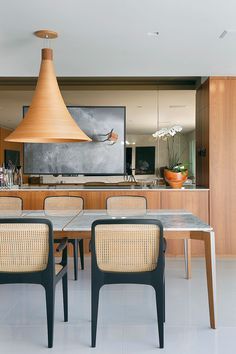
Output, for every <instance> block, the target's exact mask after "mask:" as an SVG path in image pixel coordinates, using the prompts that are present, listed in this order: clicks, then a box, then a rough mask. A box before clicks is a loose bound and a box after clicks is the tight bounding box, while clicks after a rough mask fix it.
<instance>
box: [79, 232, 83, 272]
mask: <svg viewBox="0 0 236 354" xmlns="http://www.w3.org/2000/svg"><path fill="white" fill-rule="evenodd" d="M79 254H80V264H81V269H82V270H83V269H84V240H83V239H81V240H79Z"/></svg>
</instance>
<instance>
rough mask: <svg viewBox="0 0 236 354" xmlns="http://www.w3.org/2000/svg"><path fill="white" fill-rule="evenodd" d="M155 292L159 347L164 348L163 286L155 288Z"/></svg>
mask: <svg viewBox="0 0 236 354" xmlns="http://www.w3.org/2000/svg"><path fill="white" fill-rule="evenodd" d="M155 292H156V307H157V321H158V332H159V345H160V348H164V299H163V293H164V290H163V286H159V287H158V288H155Z"/></svg>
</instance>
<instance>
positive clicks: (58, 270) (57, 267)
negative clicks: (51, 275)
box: [55, 264, 63, 275]
mask: <svg viewBox="0 0 236 354" xmlns="http://www.w3.org/2000/svg"><path fill="white" fill-rule="evenodd" d="M62 268H63V266H62V265H61V264H55V273H56V275H57V274H58V273H60V271H61V270H62Z"/></svg>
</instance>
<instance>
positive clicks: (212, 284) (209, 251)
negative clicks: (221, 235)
mask: <svg viewBox="0 0 236 354" xmlns="http://www.w3.org/2000/svg"><path fill="white" fill-rule="evenodd" d="M191 239H195V240H202V241H204V245H205V259H206V276H207V290H208V303H209V314H210V324H211V328H213V329H215V328H216V259H215V234H214V232H213V231H211V232H192V233H191Z"/></svg>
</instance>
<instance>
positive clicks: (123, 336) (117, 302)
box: [0, 258, 236, 354]
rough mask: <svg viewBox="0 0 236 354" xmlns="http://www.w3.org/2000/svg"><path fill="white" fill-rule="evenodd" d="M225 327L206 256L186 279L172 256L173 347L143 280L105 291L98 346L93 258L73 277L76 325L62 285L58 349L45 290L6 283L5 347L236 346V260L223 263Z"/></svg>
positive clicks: (28, 353)
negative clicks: (210, 296)
mask: <svg viewBox="0 0 236 354" xmlns="http://www.w3.org/2000/svg"><path fill="white" fill-rule="evenodd" d="M217 290H218V329H217V330H211V329H210V328H209V318H208V304H207V292H206V278H205V268H204V262H203V260H193V278H192V280H189V281H187V280H185V279H184V264H183V261H182V260H171V259H167V262H166V305H167V308H166V325H165V348H164V349H162V350H161V349H159V348H158V335H157V322H156V309H155V300H154V292H153V290H152V288H149V287H146V286H138V285H137V286H136V285H125V286H124V285H114V286H109V287H108V286H107V287H104V288H103V289H102V290H101V296H100V308H99V321H98V333H97V347H96V348H90V259H89V258H88V259H86V270H84V271H80V272H79V280H78V281H77V282H75V281H73V280H72V271H70V281H69V306H70V307H69V323H63V322H62V319H63V313H62V292H61V286H60V284H58V287H57V294H56V315H55V334H54V348H53V349H51V350H49V349H46V345H47V334H46V310H45V298H44V290H43V288H41V287H40V286H34V285H0V353H1V354H5V353H6V354H7V353H11V354H15V353H19V354H21V353H22V354H23V353H24V354H32V353H45V352H46V351H47V352H49V351H50V353H58V354H60V353H64V354H67V353H68V354H73V353H76V354H79V353H102V354H106V353H107V354H108V353H109V354H118V353H119V354H124V353H128V354H131V353H135V354H136V353H143V354H144V353H145V354H146V353H158V352H160V353H168V354H205V353H206V354H231V353H235V352H236V349H235V348H236V344H235V343H236V341H235V338H236V260H218V261H217Z"/></svg>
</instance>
